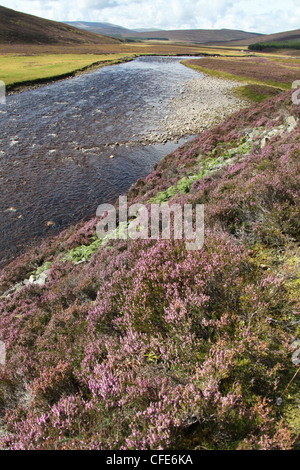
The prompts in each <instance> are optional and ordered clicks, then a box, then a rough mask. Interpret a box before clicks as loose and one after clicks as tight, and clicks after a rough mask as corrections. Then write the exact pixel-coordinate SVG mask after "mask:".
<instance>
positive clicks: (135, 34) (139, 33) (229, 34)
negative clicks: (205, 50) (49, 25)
mask: <svg viewBox="0 0 300 470" xmlns="http://www.w3.org/2000/svg"><path fill="white" fill-rule="evenodd" d="M66 24H69V25H72V26H75V27H77V28H80V29H83V30H84V31H90V32H95V33H100V34H106V35H108V36H115V37H122V38H132V39H137V40H138V39H141V40H147V39H161V40H165V41H166V40H169V41H172V42H184V43H194V44H206V43H210V42H216V43H217V42H220V41H233V40H242V39H246V40H247V39H253V40H254V42H257V41H258V40H260V38H261V35H260V34H259V33H248V32H245V31H237V30H231V29H219V30H218V29H216V30H213V29H194V30H170V31H165V30H158V29H152V30H151V29H149V28H148V29H144V30H143V29H140V30H138V29H136V30H131V29H127V28H123V27H122V26H117V25H114V24H111V23H91V22H87V21H73V22H66Z"/></svg>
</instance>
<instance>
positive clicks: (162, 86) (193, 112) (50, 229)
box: [0, 56, 247, 264]
mask: <svg viewBox="0 0 300 470" xmlns="http://www.w3.org/2000/svg"><path fill="white" fill-rule="evenodd" d="M181 60H182V58H180V57H148V56H147V57H146V56H144V57H140V58H138V59H136V60H134V61H130V62H126V63H123V64H119V65H116V66H113V67H103V68H101V69H97V70H95V71H94V72H92V73H83V74H81V75H80V76H77V77H74V78H71V79H66V80H62V81H60V82H56V83H53V84H51V85H44V86H40V87H37V88H36V89H33V90H27V91H24V92H23V93H16V94H13V95H12V96H8V97H7V103H6V105H5V106H4V107H2V108H1V110H0V123H1V126H2V128H3V132H2V134H1V137H0V145H1V150H0V155H1V160H0V184H1V187H2V189H1V192H2V198H1V202H0V220H1V227H2V233H3V236H2V237H1V241H0V258H1V260H0V264H1V262H2V263H6V262H7V261H8V259H11V258H12V257H14V256H16V255H17V254H18V253H20V252H22V251H24V250H25V251H26V249H27V244H28V241H30V243H38V240H40V239H42V238H43V237H48V236H51V235H55V234H58V233H59V232H60V231H61V230H62V229H63V228H65V227H67V226H69V225H71V224H73V223H77V222H79V221H80V220H82V219H85V218H87V217H91V216H92V215H93V214H94V213H95V211H96V208H97V206H98V204H100V203H103V202H109V203H113V202H114V201H115V200H116V199H117V198H118V196H119V195H120V194H124V193H125V192H126V191H128V189H129V188H130V186H131V185H132V184H134V183H135V181H137V179H138V178H140V177H145V176H146V175H147V174H148V173H149V172H150V171H151V169H152V168H153V165H154V164H156V163H158V162H159V161H160V160H161V158H162V157H164V156H165V155H166V154H167V153H170V152H172V151H174V150H175V149H176V147H177V146H178V143H183V142H184V139H190V138H191V137H192V136H194V135H196V134H198V133H199V132H201V131H202V130H203V129H206V128H209V127H211V126H213V125H214V124H216V123H218V122H220V120H222V118H224V117H225V116H226V115H229V114H231V113H232V112H234V111H237V110H238V109H240V108H241V107H242V106H244V105H247V104H246V103H245V102H243V101H242V100H238V99H236V98H235V97H233V96H232V94H231V93H232V91H233V89H234V87H236V86H237V85H238V84H237V82H228V81H227V82H226V81H222V80H221V79H212V80H211V79H210V78H208V77H206V76H205V75H204V74H202V73H199V72H196V71H194V70H192V69H190V68H187V67H184V66H183V65H182V64H181V63H180V61H181ZM32 103H34V106H32ZM4 234H5V235H4Z"/></svg>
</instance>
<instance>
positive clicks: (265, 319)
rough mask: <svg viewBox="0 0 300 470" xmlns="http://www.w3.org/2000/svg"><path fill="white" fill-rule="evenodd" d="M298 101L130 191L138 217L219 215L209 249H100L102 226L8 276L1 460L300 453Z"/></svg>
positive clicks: (1, 287) (2, 312) (60, 241)
mask: <svg viewBox="0 0 300 470" xmlns="http://www.w3.org/2000/svg"><path fill="white" fill-rule="evenodd" d="M291 95H292V92H291V91H287V92H283V93H281V94H279V95H277V96H276V97H273V98H271V99H269V100H267V101H265V102H264V103H262V104H259V105H258V104H255V105H254V106H252V107H250V108H248V109H244V110H242V111H239V112H238V113H235V114H233V115H231V116H230V117H228V118H227V119H226V120H225V121H224V122H223V123H221V124H220V125H218V126H217V127H215V128H213V129H209V130H206V131H205V132H203V133H202V134H201V135H199V136H198V137H197V138H195V139H194V140H193V141H191V142H188V143H187V144H186V145H185V146H183V147H181V148H179V149H177V150H176V151H175V152H174V153H173V154H170V155H168V156H166V157H165V158H164V159H163V160H162V161H161V162H160V163H159V164H158V165H155V168H154V170H153V172H152V173H151V174H150V175H148V176H147V177H146V178H145V179H140V180H139V181H137V183H136V184H135V185H134V186H133V187H132V188H131V190H130V191H129V193H128V195H127V197H128V203H129V205H131V204H135V203H143V204H147V207H149V204H150V203H165V204H167V205H169V206H171V205H172V204H174V203H176V204H179V205H183V204H192V205H195V204H204V206H205V237H204V246H203V247H202V248H201V249H197V250H194V251H188V250H187V249H186V245H185V241H184V240H172V239H171V240H165V239H160V240H151V239H148V240H132V239H128V240H126V239H124V237H123V239H119V240H118V239H117V240H114V239H113V238H114V237H113V235H112V236H110V237H109V236H107V237H106V239H104V240H100V239H98V238H97V237H96V236H95V229H96V225H97V223H98V222H99V218H95V219H92V220H90V221H88V222H87V221H85V222H82V223H80V224H79V225H77V226H76V227H71V228H69V229H67V230H65V231H64V232H62V233H61V234H60V235H59V236H57V237H55V238H53V239H52V240H46V241H45V242H44V243H43V244H41V246H39V247H37V248H35V249H33V250H32V251H30V252H29V253H27V254H25V255H23V256H22V257H20V258H18V259H16V260H14V261H13V262H12V263H11V264H10V265H8V266H7V267H5V268H4V269H3V270H2V271H1V272H0V293H1V294H2V298H1V304H0V338H1V341H2V342H3V343H2V351H3V344H5V347H6V364H5V368H4V367H2V368H1V367H0V418H1V417H2V419H3V420H4V421H3V432H2V438H0V442H2V447H5V448H8V449H25V450H30V449H43V450H45V449H50V450H51V449H64V450H66V449H76V450H79V449H90V450H92V449H98V450H109V449H110V450H116V449H122V450H131V451H132V450H143V449H151V450H157V449H164V450H167V449H189V450H192V449H195V450H203V449H208V450H210V449H215V450H220V449H224V450H233V449H234V450H257V449H258V450H289V449H296V448H299V440H298V444H297V432H298V430H299V406H298V405H299V393H298V398H297V390H299V388H297V381H298V384H299V374H298V376H297V371H298V372H299V363H298V365H297V363H296V362H293V360H292V358H293V356H292V354H293V352H294V350H295V347H297V346H296V344H295V343H296V342H295V339H296V338H297V335H298V338H299V282H300V280H299V262H300V253H299V244H298V241H299V236H300V226H299V206H300V194H299V188H300V184H299V174H300V172H299V170H300V168H299V118H300V108H299V105H295V104H293V101H292V96H291ZM164 207H166V206H164ZM116 209H118V207H117V206H116ZM133 222H136V221H135V220H133ZM140 228H141V227H140V226H138V224H136V233H139V229H140ZM125 229H126V226H125V225H123V226H121V227H119V228H118V230H119V233H122V234H123V235H124V234H125V233H126V232H124V230H125ZM120 238H121V237H120ZM298 348H299V346H298ZM296 352H297V351H296ZM298 356H299V355H298ZM297 400H298V401H297ZM5 411H6V415H5V417H4V412H5ZM5 433H6V434H5ZM0 434H1V433H0Z"/></svg>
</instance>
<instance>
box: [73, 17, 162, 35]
mask: <svg viewBox="0 0 300 470" xmlns="http://www.w3.org/2000/svg"><path fill="white" fill-rule="evenodd" d="M64 23H65V24H68V25H71V26H74V27H75V28H79V29H83V30H84V31H90V32H93V33H99V34H104V35H107V36H113V37H123V38H124V37H130V36H131V35H132V33H139V32H140V33H144V32H147V31H152V32H153V31H160V30H159V29H155V28H137V29H128V28H124V27H123V26H119V25H117V24H113V23H105V22H104V23H99V22H96V23H95V22H91V21H64Z"/></svg>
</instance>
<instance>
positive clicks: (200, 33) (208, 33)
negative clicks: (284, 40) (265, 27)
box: [131, 29, 261, 44]
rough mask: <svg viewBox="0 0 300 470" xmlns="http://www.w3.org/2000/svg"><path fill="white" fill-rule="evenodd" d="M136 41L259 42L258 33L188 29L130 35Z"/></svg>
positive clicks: (259, 36)
mask: <svg viewBox="0 0 300 470" xmlns="http://www.w3.org/2000/svg"><path fill="white" fill-rule="evenodd" d="M131 37H132V38H137V39H144V40H145V39H162V40H169V41H172V42H184V43H187V42H190V43H194V44H209V43H212V42H214V43H219V42H221V41H234V40H242V39H252V38H253V39H254V40H255V42H257V41H259V40H260V38H261V35H260V34H259V33H248V32H246V31H238V30H233V29H190V30H170V31H146V32H142V33H140V32H137V33H134V32H133V33H132V34H131Z"/></svg>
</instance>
